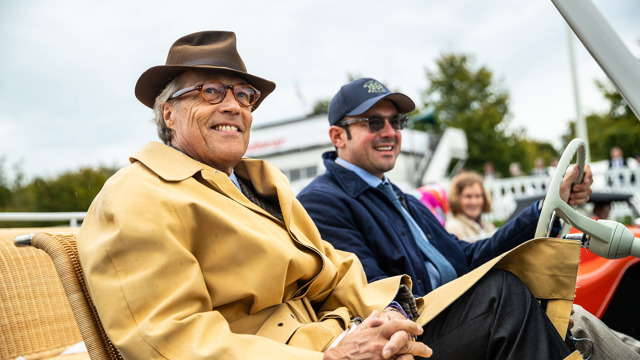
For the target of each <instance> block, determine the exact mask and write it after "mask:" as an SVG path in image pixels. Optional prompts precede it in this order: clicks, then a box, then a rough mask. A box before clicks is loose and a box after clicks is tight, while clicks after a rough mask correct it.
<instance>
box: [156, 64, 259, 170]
mask: <svg viewBox="0 0 640 360" xmlns="http://www.w3.org/2000/svg"><path fill="white" fill-rule="evenodd" d="M181 77H182V78H181V82H182V83H183V84H184V87H189V86H192V85H200V84H203V83H205V82H206V81H210V80H215V81H219V82H220V83H222V84H224V85H235V84H238V83H243V82H245V81H244V80H243V79H241V78H239V77H236V76H229V75H226V74H222V73H220V74H215V75H211V74H209V75H204V74H202V73H194V72H188V73H184V74H182V75H181ZM225 91H227V94H226V96H225V98H224V100H222V102H220V103H219V104H215V105H212V104H209V103H207V102H206V101H204V100H203V99H202V97H201V96H200V93H199V92H198V91H192V92H190V93H187V94H185V95H182V96H180V97H178V98H176V99H174V100H170V101H168V102H166V103H165V104H164V105H163V115H164V119H165V123H166V124H167V127H169V128H170V129H171V133H172V134H171V135H172V136H171V145H172V146H173V147H175V148H176V149H178V150H180V151H182V152H183V153H185V154H186V155H188V156H189V157H191V158H193V159H195V160H198V161H200V162H202V163H205V164H207V165H209V166H212V167H214V168H216V169H218V170H220V171H224V172H225V173H227V174H231V170H232V169H233V167H234V166H235V165H236V163H238V161H240V159H241V158H242V156H244V153H245V151H246V150H247V146H248V145H249V133H250V130H251V122H252V120H253V116H252V115H251V107H250V106H246V107H245V106H241V105H240V104H239V103H238V102H237V101H236V99H235V98H234V96H233V91H232V90H231V89H225Z"/></svg>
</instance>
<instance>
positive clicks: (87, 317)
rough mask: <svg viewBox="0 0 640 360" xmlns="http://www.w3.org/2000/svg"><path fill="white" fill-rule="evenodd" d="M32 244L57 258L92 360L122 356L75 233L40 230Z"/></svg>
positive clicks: (60, 275) (56, 262)
mask: <svg viewBox="0 0 640 360" xmlns="http://www.w3.org/2000/svg"><path fill="white" fill-rule="evenodd" d="M31 245H32V246H33V247H36V248H38V249H41V250H44V252H46V253H47V254H48V255H49V256H50V257H51V260H53V264H54V265H55V267H56V270H58V275H59V277H60V280H61V281H62V285H63V288H64V291H65V292H66V294H67V298H68V300H69V303H70V304H71V308H72V309H73V315H74V316H75V318H76V322H77V323H78V327H79V328H80V332H81V333H82V338H83V340H84V342H85V345H86V347H87V350H88V351H89V355H90V356H91V359H92V360H103V359H104V360H111V359H122V356H121V355H120V353H119V352H118V350H117V349H116V348H115V346H113V344H112V343H111V340H109V337H108V336H107V334H106V332H105V331H104V328H103V327H102V323H101V322H100V318H99V317H98V312H97V311H96V308H95V306H94V305H93V302H92V300H91V297H90V296H89V291H88V289H87V285H86V283H85V280H84V274H83V272H82V267H81V265H80V259H79V258H78V250H77V247H76V240H75V233H73V232H67V233H46V232H42V233H37V234H35V235H34V236H33V238H32V239H31Z"/></svg>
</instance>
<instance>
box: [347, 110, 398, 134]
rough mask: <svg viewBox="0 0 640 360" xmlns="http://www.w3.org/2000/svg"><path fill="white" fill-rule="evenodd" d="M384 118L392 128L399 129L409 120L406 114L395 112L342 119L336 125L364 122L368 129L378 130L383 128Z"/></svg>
mask: <svg viewBox="0 0 640 360" xmlns="http://www.w3.org/2000/svg"><path fill="white" fill-rule="evenodd" d="M386 120H388V121H389V125H391V127H392V128H393V130H395V131H400V130H402V129H404V128H405V127H407V121H408V120H409V118H408V117H407V116H406V115H402V114H395V115H391V116H382V115H373V116H369V117H364V118H358V119H349V120H342V121H339V122H338V123H337V124H336V125H338V126H341V127H345V126H347V125H352V124H357V123H361V122H366V123H367V126H369V131H371V132H378V131H380V130H382V129H383V128H384V125H385V121H386Z"/></svg>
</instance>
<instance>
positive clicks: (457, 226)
mask: <svg viewBox="0 0 640 360" xmlns="http://www.w3.org/2000/svg"><path fill="white" fill-rule="evenodd" d="M482 184H483V179H482V176H480V174H478V173H475V172H464V173H460V174H458V175H457V176H456V177H455V178H453V181H452V182H451V190H450V191H449V211H450V213H449V216H448V217H447V220H446V222H445V228H446V229H447V231H449V232H450V233H452V234H455V235H457V236H458V237H459V238H461V239H463V240H466V241H470V242H473V241H476V240H478V239H481V238H484V237H487V236H488V235H490V234H492V233H493V232H494V231H495V230H496V228H495V226H494V225H493V224H492V223H490V222H487V221H483V220H482V214H483V213H488V212H490V211H491V199H490V197H489V196H488V195H487V193H486V192H485V190H484V187H483V185H482Z"/></svg>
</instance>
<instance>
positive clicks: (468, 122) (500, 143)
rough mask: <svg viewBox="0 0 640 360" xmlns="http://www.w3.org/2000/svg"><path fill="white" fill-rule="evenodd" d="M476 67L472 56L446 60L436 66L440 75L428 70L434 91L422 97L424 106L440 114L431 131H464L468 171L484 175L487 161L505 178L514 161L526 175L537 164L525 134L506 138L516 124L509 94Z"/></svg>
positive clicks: (519, 132)
mask: <svg viewBox="0 0 640 360" xmlns="http://www.w3.org/2000/svg"><path fill="white" fill-rule="evenodd" d="M473 62H474V59H473V57H472V56H470V55H465V54H443V55H441V56H440V57H439V58H438V59H437V60H436V66H437V69H436V71H430V70H428V69H427V71H426V76H427V80H428V82H429V84H430V85H429V87H428V88H427V89H426V91H425V92H424V93H423V103H424V106H425V107H428V106H430V107H432V108H434V109H435V114H436V116H435V118H436V122H435V124H434V125H433V128H432V130H433V131H435V132H442V131H443V130H444V128H446V127H449V126H450V127H456V128H460V129H463V130H464V131H465V133H466V135H467V141H468V149H469V158H468V160H467V163H466V166H465V167H466V168H468V169H471V170H475V171H478V172H482V167H483V164H484V163H485V162H487V161H492V162H493V163H494V166H495V169H496V171H498V172H500V173H502V174H508V168H509V164H510V163H511V162H514V161H518V162H520V163H521V164H522V168H523V170H525V171H526V170H528V169H530V168H531V167H532V165H533V161H532V159H531V158H532V156H531V155H530V154H529V152H528V150H529V149H530V148H529V147H528V145H527V142H526V139H525V133H524V130H522V129H515V130H513V131H512V132H511V133H507V127H508V125H509V121H510V119H511V114H510V112H509V94H508V92H507V91H506V90H505V89H502V88H501V87H500V86H498V85H496V84H495V83H494V79H493V74H492V72H491V71H490V70H488V69H487V68H486V67H484V66H481V67H479V68H477V69H476V68H474V67H473ZM428 130H429V129H428Z"/></svg>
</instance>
